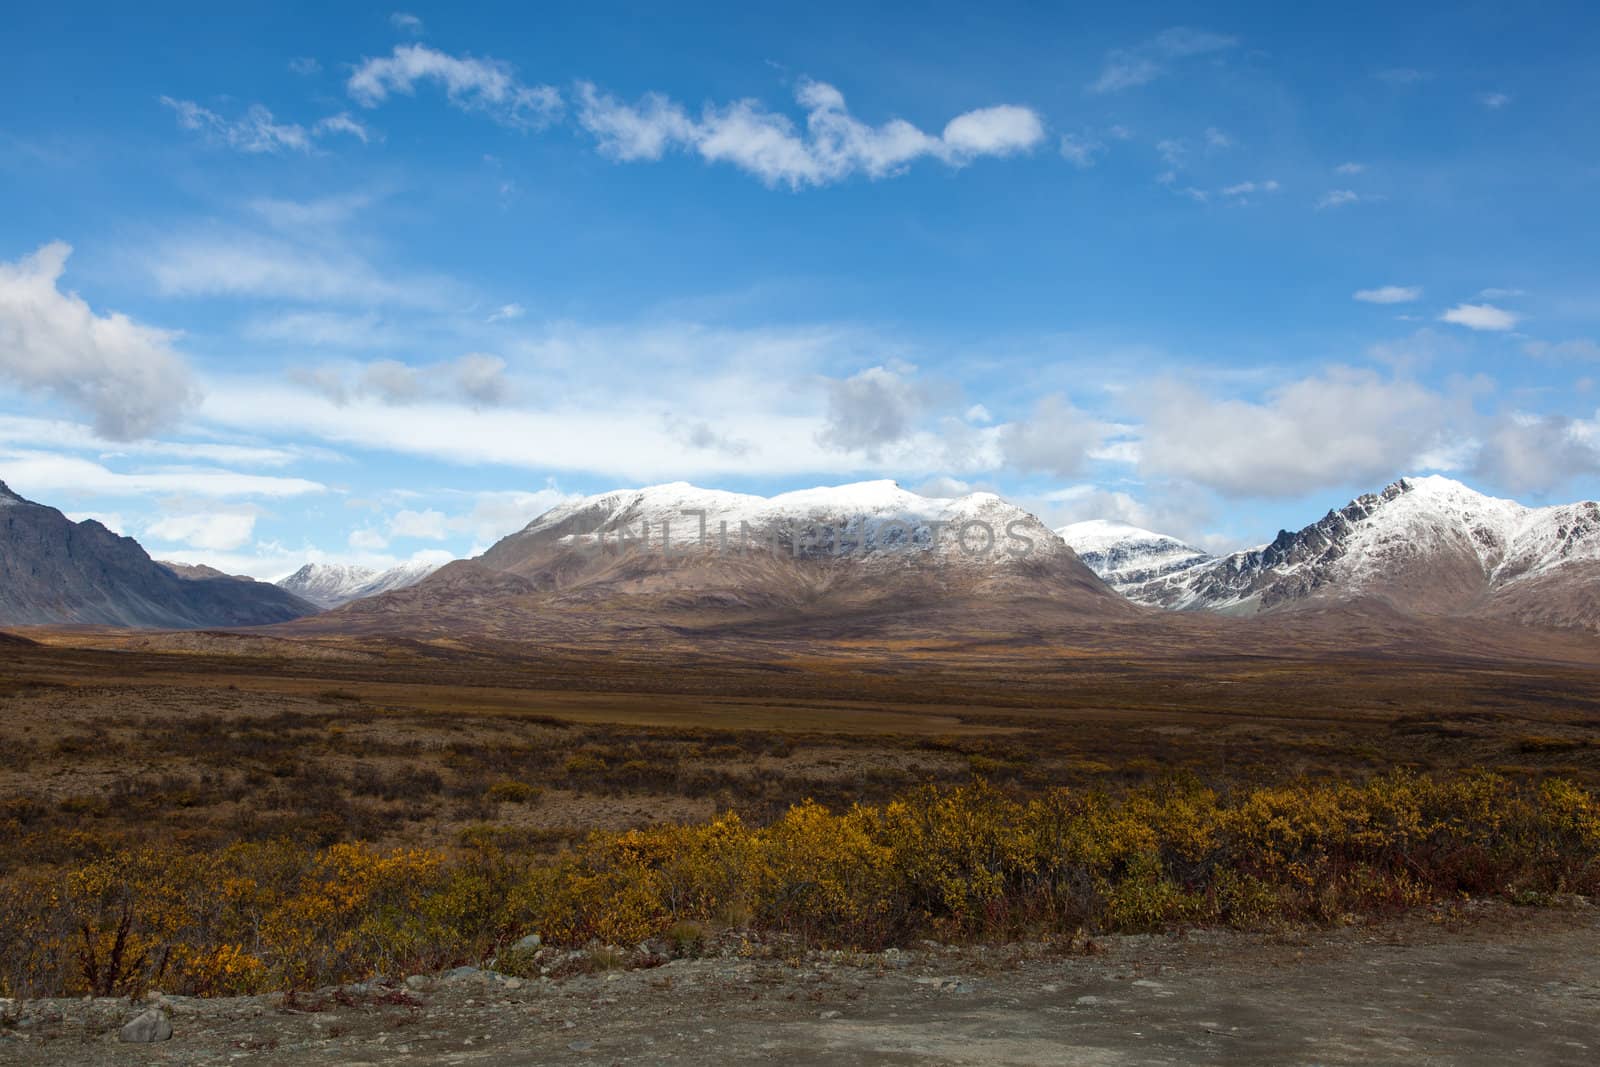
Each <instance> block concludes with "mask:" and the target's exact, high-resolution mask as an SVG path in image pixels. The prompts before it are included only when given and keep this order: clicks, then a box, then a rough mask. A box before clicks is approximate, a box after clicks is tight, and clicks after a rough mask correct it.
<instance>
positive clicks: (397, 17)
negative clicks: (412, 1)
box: [389, 11, 423, 37]
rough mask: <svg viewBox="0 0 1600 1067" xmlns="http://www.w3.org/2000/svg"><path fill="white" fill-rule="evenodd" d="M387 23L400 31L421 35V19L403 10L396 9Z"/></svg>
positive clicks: (415, 35)
mask: <svg viewBox="0 0 1600 1067" xmlns="http://www.w3.org/2000/svg"><path fill="white" fill-rule="evenodd" d="M389 25H391V26H393V27H394V28H395V29H397V30H399V31H400V32H401V33H409V34H411V35H412V36H414V37H417V36H421V34H422V30H423V26H422V20H421V19H419V18H417V16H415V15H412V14H409V13H407V12H404V11H396V12H395V13H394V14H392V15H390V16H389Z"/></svg>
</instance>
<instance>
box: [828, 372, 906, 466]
mask: <svg viewBox="0 0 1600 1067" xmlns="http://www.w3.org/2000/svg"><path fill="white" fill-rule="evenodd" d="M915 370H916V368H915V367H908V366H895V367H868V368H867V369H866V370H864V371H861V372H860V373H859V374H855V375H853V376H851V377H849V378H845V379H843V380H835V381H829V382H828V383H827V398H828V409H827V416H826V419H827V422H826V425H825V427H824V428H823V430H822V432H821V433H819V434H818V435H817V441H818V443H819V444H821V445H823V446H825V447H827V448H833V449H839V450H841V451H849V450H853V449H861V450H864V451H866V452H868V453H869V454H871V453H874V452H875V451H876V450H877V449H878V448H879V447H880V446H882V445H886V444H891V443H893V442H895V441H900V440H903V439H904V438H906V437H907V436H909V435H910V434H911V431H912V430H913V429H914V428H915V424H916V421H917V419H918V418H919V417H920V416H921V414H922V412H923V409H924V408H925V406H926V403H927V397H926V394H925V393H924V391H923V390H922V389H921V388H920V387H919V386H918V385H917V384H916V383H915V382H914V381H912V380H911V375H912V374H913V373H914V372H915Z"/></svg>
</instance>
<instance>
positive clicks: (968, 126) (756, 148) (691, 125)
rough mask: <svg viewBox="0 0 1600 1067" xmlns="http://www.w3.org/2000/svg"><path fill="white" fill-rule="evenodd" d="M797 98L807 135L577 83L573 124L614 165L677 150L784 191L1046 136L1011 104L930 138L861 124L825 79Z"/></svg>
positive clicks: (1005, 152)
mask: <svg viewBox="0 0 1600 1067" xmlns="http://www.w3.org/2000/svg"><path fill="white" fill-rule="evenodd" d="M795 95H796V100H797V101H798V102H799V104H800V106H801V107H802V108H804V109H805V112H806V117H805V129H804V131H801V130H800V129H798V128H797V127H796V125H795V123H794V121H793V120H792V119H790V118H789V117H788V116H787V115H783V114H780V113H778V112H773V111H769V110H767V109H766V108H765V107H764V106H763V105H761V104H760V103H759V102H757V101H754V100H738V101H735V102H733V103H731V104H728V105H726V106H723V107H717V106H715V105H711V104H708V105H706V107H705V108H704V109H703V110H702V111H701V114H700V116H699V117H698V118H694V117H691V116H690V115H689V114H688V112H687V111H685V109H684V108H683V107H682V106H681V105H680V104H678V103H676V102H675V101H673V100H671V99H669V98H667V97H665V96H663V95H661V94H660V93H650V94H647V95H646V96H645V97H643V98H642V99H641V100H640V101H639V102H638V103H637V104H625V103H623V102H621V101H619V100H617V99H616V98H614V97H611V96H608V95H606V94H604V93H601V92H600V91H599V90H598V89H596V88H595V87H594V86H593V85H591V84H589V83H588V82H580V83H579V85H578V100H579V110H578V122H579V124H580V125H581V126H582V127H583V128H584V129H585V130H587V131H588V132H589V133H590V134H591V135H592V136H593V137H594V138H595V140H596V141H597V142H598V144H599V148H600V152H601V153H602V154H603V155H605V156H608V157H609V158H611V159H615V160H618V161H624V162H629V161H639V160H657V159H660V158H661V157H662V156H663V155H665V154H666V153H667V152H668V151H670V150H673V149H682V150H684V151H690V152H694V153H697V154H698V155H699V156H700V157H701V158H702V159H704V160H705V161H706V162H708V163H729V164H732V165H733V166H736V167H738V168H740V169H741V170H744V171H746V172H748V173H750V174H754V175H755V176H756V177H758V178H760V179H761V180H762V181H763V182H765V183H766V184H768V185H772V186H776V185H787V186H788V187H789V188H791V189H799V188H801V187H804V186H819V185H827V184H830V183H832V182H837V181H842V180H843V179H845V178H847V177H849V176H851V175H853V174H856V173H861V174H865V175H867V177H869V178H874V179H877V178H884V177H889V176H891V175H895V174H899V173H901V172H902V171H904V170H905V169H906V167H908V166H909V165H910V164H911V163H912V162H913V161H915V160H917V159H920V158H932V159H937V160H939V161H941V162H943V163H945V164H947V165H949V166H963V165H965V164H967V163H970V162H971V161H973V160H974V159H977V158H980V157H983V156H1009V155H1014V154H1016V153H1019V152H1026V151H1028V150H1030V149H1032V148H1034V147H1035V146H1036V145H1038V144H1039V142H1040V141H1042V140H1043V139H1044V123H1043V121H1042V120H1041V119H1040V118H1039V116H1038V115H1037V114H1036V113H1035V112H1033V111H1032V110H1031V109H1029V108H1025V107H1018V106H1015V105H1000V106H997V107H987V108H979V109H977V110H975V111H968V112H966V113H965V114H961V115H957V116H956V117H955V118H953V119H951V120H950V121H949V122H948V123H947V124H946V125H945V127H944V130H943V131H942V132H941V133H940V134H939V135H937V136H935V135H932V134H928V133H925V132H923V131H922V130H920V129H918V128H917V127H916V126H913V125H912V124H911V123H909V122H906V121H905V120H903V119H891V120H890V121H889V122H886V123H884V124H883V125H881V126H870V125H867V124H866V123H863V122H861V121H860V120H858V119H856V118H854V117H853V116H852V115H851V114H850V112H849V110H848V109H847V108H846V106H845V100H844V95H843V94H842V93H840V92H839V90H838V89H835V88H834V87H833V86H831V85H828V84H826V83H823V82H817V81H809V80H807V81H802V82H801V83H800V86H799V88H798V90H797V91H796V94H795Z"/></svg>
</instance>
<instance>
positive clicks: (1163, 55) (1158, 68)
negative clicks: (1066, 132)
mask: <svg viewBox="0 0 1600 1067" xmlns="http://www.w3.org/2000/svg"><path fill="white" fill-rule="evenodd" d="M1238 43H1239V41H1238V38H1235V37H1229V36H1226V35H1224V34H1220V33H1209V32H1207V31H1205V30H1193V29H1188V28H1186V27H1183V26H1175V27H1173V28H1172V29H1169V30H1163V31H1162V32H1161V33H1158V34H1156V35H1155V36H1154V37H1152V38H1150V39H1149V40H1148V41H1145V42H1143V43H1142V44H1139V45H1135V46H1134V47H1132V48H1118V49H1114V50H1112V51H1111V52H1108V53H1107V54H1106V61H1105V65H1104V66H1103V67H1102V68H1101V70H1100V76H1099V77H1097V78H1096V79H1095V80H1094V81H1093V82H1091V83H1090V85H1089V91H1090V92H1091V93H1115V92H1121V91H1122V90H1124V89H1134V88H1137V87H1138V86H1141V85H1148V84H1150V83H1151V82H1153V81H1155V80H1156V79H1157V78H1160V77H1162V76H1163V75H1165V74H1166V73H1167V72H1168V71H1169V70H1170V68H1171V65H1172V63H1173V61H1174V60H1179V59H1187V58H1189V57H1191V56H1202V55H1207V54H1210V53H1214V52H1222V51H1226V50H1227V49H1230V48H1233V47H1235V46H1236V45H1237V44H1238Z"/></svg>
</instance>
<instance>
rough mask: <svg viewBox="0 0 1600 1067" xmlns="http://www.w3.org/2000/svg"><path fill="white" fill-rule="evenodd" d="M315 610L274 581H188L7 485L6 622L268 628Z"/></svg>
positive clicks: (1, 554)
mask: <svg viewBox="0 0 1600 1067" xmlns="http://www.w3.org/2000/svg"><path fill="white" fill-rule="evenodd" d="M315 610H316V607H315V606H314V605H312V604H309V603H307V602H305V601H303V600H301V599H300V598H299V597H296V596H294V595H292V594H290V593H288V592H286V591H285V590H282V589H279V588H277V587H276V586H273V585H269V584H267V583H265V582H254V581H249V580H247V579H239V578H230V577H213V576H206V577H181V576H180V575H179V574H177V573H176V572H174V571H173V570H172V569H171V568H169V567H167V566H165V565H163V564H161V563H158V562H157V561H155V560H153V559H151V558H150V555H149V553H147V552H146V551H145V550H144V548H143V547H142V546H141V545H140V544H139V543H138V542H137V541H135V540H133V539H132V538H131V537H123V536H121V535H119V534H116V533H113V532H112V531H111V530H109V529H107V528H106V527H105V526H104V525H102V524H101V523H99V522H96V521H95V520H93V519H85V520H83V521H82V522H77V523H75V522H73V521H72V520H71V519H69V518H67V517H66V516H65V515H63V514H62V513H61V512H60V511H58V510H56V509H55V508H52V507H48V506H46V505H44V504H38V503H35V502H33V501H31V500H27V499H25V498H23V497H21V496H19V495H18V494H17V493H15V492H14V491H12V490H11V489H10V488H9V487H8V486H6V485H5V483H3V482H0V625H5V626H35V625H63V624H67V625H101V626H132V627H150V628H162V629H185V630H186V629H204V628H207V627H216V626H262V625H269V624H272V623H278V622H287V621H289V620H291V619H296V618H299V617H301V616H304V615H307V614H310V613H312V612H314V611H315Z"/></svg>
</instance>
